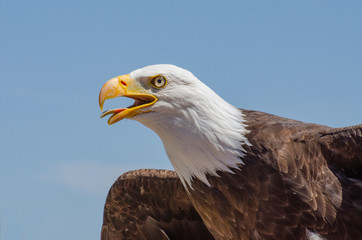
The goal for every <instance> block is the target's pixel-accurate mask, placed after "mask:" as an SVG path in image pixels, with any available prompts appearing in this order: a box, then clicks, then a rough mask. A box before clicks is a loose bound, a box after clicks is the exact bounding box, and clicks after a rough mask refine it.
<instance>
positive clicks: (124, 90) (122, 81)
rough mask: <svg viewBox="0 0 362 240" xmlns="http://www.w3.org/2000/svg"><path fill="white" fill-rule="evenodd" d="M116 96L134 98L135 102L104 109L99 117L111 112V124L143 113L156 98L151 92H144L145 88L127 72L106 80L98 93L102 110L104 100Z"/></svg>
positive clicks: (109, 121)
mask: <svg viewBox="0 0 362 240" xmlns="http://www.w3.org/2000/svg"><path fill="white" fill-rule="evenodd" d="M116 97H129V98H132V99H134V100H135V103H134V104H133V105H131V106H129V107H127V108H117V109H111V110H107V111H104V112H103V113H102V115H101V118H103V117H105V116H107V115H109V114H112V115H111V116H110V118H109V119H108V124H109V125H111V124H113V123H116V122H118V121H120V120H122V119H124V118H130V117H134V116H136V115H138V114H140V113H145V112H148V111H145V110H144V108H145V107H149V106H151V105H153V104H154V103H155V102H156V101H157V98H156V97H155V96H153V95H151V94H148V93H145V90H144V88H143V87H142V86H140V85H139V84H138V83H137V82H136V81H134V80H133V79H131V78H130V76H129V74H127V75H122V76H119V77H115V78H112V79H111V80H109V81H108V82H106V83H105V84H104V85H103V87H102V89H101V91H100V93H99V107H100V108H101V110H103V104H104V101H106V100H107V99H110V98H116Z"/></svg>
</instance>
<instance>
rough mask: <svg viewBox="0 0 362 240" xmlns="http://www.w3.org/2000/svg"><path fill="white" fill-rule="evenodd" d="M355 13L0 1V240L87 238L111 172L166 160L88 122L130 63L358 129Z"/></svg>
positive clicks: (328, 5)
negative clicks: (166, 66)
mask: <svg viewBox="0 0 362 240" xmlns="http://www.w3.org/2000/svg"><path fill="white" fill-rule="evenodd" d="M361 7H362V4H361V2H360V1H333V2H332V1H198V2H196V1H177V2H176V1H103V2H102V3H101V2H100V1H84V0H80V1H68V0H65V1H45V0H39V1H10V0H3V1H1V2H0V29H1V37H0V43H1V44H0V53H1V54H0V101H1V103H2V104H1V115H0V130H1V135H0V146H1V152H0V158H1V160H0V171H1V174H0V190H1V194H0V218H1V219H0V224H1V233H0V239H31V240H48V239H53V240H58V239H59V240H60V239H87V240H90V239H99V233H100V227H101V223H102V212H103V204H104V201H105V198H106V194H107V192H108V189H109V187H110V186H111V184H112V183H113V181H114V180H115V179H116V178H117V176H119V175H120V174H121V173H122V172H124V171H127V170H130V169H137V168H169V169H170V168H171V165H170V163H169V162H168V159H167V157H166V155H165V153H164V150H163V147H162V143H161V141H160V140H159V139H158V137H157V136H156V134H154V133H153V132H152V131H151V130H149V129H147V128H146V127H144V126H142V125H141V124H139V123H136V122H133V121H130V120H125V121H122V122H120V123H118V124H115V125H112V126H107V124H106V120H104V119H99V115H100V113H101V112H100V110H99V108H98V102H97V100H98V99H97V98H98V93H99V90H100V88H101V87H102V85H103V83H104V82H105V81H106V80H108V79H110V78H111V77H114V76H117V75H121V74H125V73H128V72H130V71H132V70H134V69H136V68H139V67H143V66H146V65H150V64H157V63H171V64H175V65H178V66H181V67H183V68H186V69H189V70H191V71H192V72H193V73H194V74H195V75H196V76H197V77H199V79H201V80H202V81H203V82H205V83H206V84H207V85H209V86H210V87H211V88H212V89H214V90H215V91H216V92H217V93H218V94H219V95H221V96H222V97H223V98H224V99H226V100H227V101H229V102H230V103H232V104H233V105H235V106H237V107H241V108H248V109H255V110H261V111H265V112H269V113H273V114H277V115H281V116H284V117H288V118H294V119H298V120H302V121H307V122H314V123H320V124H326V125H330V126H334V127H340V126H346V125H353V124H359V123H362V108H361V103H362V96H361V89H362V44H361V43H362V30H361V29H362V28H361V23H362V15H361ZM128 103H130V101H129V100H127V99H117V100H115V101H110V103H107V102H106V104H105V108H106V109H107V108H111V107H112V106H118V107H119V106H125V105H127V104H128ZM112 104H113V105H112ZM140 149H141V150H140Z"/></svg>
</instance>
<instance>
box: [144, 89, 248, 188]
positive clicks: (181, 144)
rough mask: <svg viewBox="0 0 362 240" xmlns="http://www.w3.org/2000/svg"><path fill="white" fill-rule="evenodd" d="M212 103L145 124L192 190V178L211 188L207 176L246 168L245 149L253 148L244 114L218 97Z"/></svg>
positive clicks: (182, 179) (186, 109)
mask: <svg viewBox="0 0 362 240" xmlns="http://www.w3.org/2000/svg"><path fill="white" fill-rule="evenodd" d="M209 99H210V98H209ZM211 99H213V100H212V101H211V102H210V101H209V102H207V103H205V104H207V106H208V108H204V107H202V104H200V105H198V106H193V108H179V109H181V110H179V111H177V113H173V114H169V115H167V114H163V115H162V117H161V116H160V117H159V119H155V116H154V117H153V121H152V122H143V124H144V125H146V126H147V127H149V128H151V129H153V130H154V131H155V132H156V133H157V134H158V135H159V136H160V138H161V140H162V142H163V145H164V147H165V150H166V153H167V155H168V157H169V159H170V161H171V163H172V165H173V167H174V168H175V170H176V172H177V174H178V176H179V177H180V179H181V181H182V183H183V185H184V186H185V188H186V185H188V186H189V187H190V188H191V189H193V188H192V180H193V178H196V179H198V180H200V181H202V182H203V183H205V184H206V185H208V186H211V185H210V183H209V181H208V179H207V175H210V176H217V171H226V172H231V173H233V171H232V169H238V168H239V167H240V165H241V164H243V161H242V158H243V157H244V156H245V150H244V148H243V145H245V144H246V145H250V143H249V142H248V140H247V138H246V137H245V135H246V133H247V132H248V131H247V130H246V124H245V123H244V117H243V113H242V112H241V110H239V109H237V108H235V107H234V106H232V105H230V104H229V103H227V102H225V101H224V100H223V99H221V98H220V97H219V96H218V95H216V94H215V96H214V97H213V98H211ZM210 106H212V107H213V108H210ZM186 189H187V188H186Z"/></svg>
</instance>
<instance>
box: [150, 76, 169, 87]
mask: <svg viewBox="0 0 362 240" xmlns="http://www.w3.org/2000/svg"><path fill="white" fill-rule="evenodd" d="M150 83H151V84H152V85H153V86H154V87H156V88H163V87H164V86H166V84H167V80H166V78H164V77H163V76H156V77H154V78H152V79H151V81H150Z"/></svg>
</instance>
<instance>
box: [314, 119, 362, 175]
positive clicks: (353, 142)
mask: <svg viewBox="0 0 362 240" xmlns="http://www.w3.org/2000/svg"><path fill="white" fill-rule="evenodd" d="M319 141H320V145H321V148H322V153H323V155H324V157H325V158H326V159H327V161H328V164H329V165H330V167H331V168H333V169H334V170H337V169H338V170H339V171H341V172H343V173H344V174H345V175H346V176H348V177H350V178H355V179H359V180H362V124H360V125H356V126H352V127H345V128H334V129H331V130H329V131H325V132H323V133H321V137H320V140H319Z"/></svg>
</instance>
